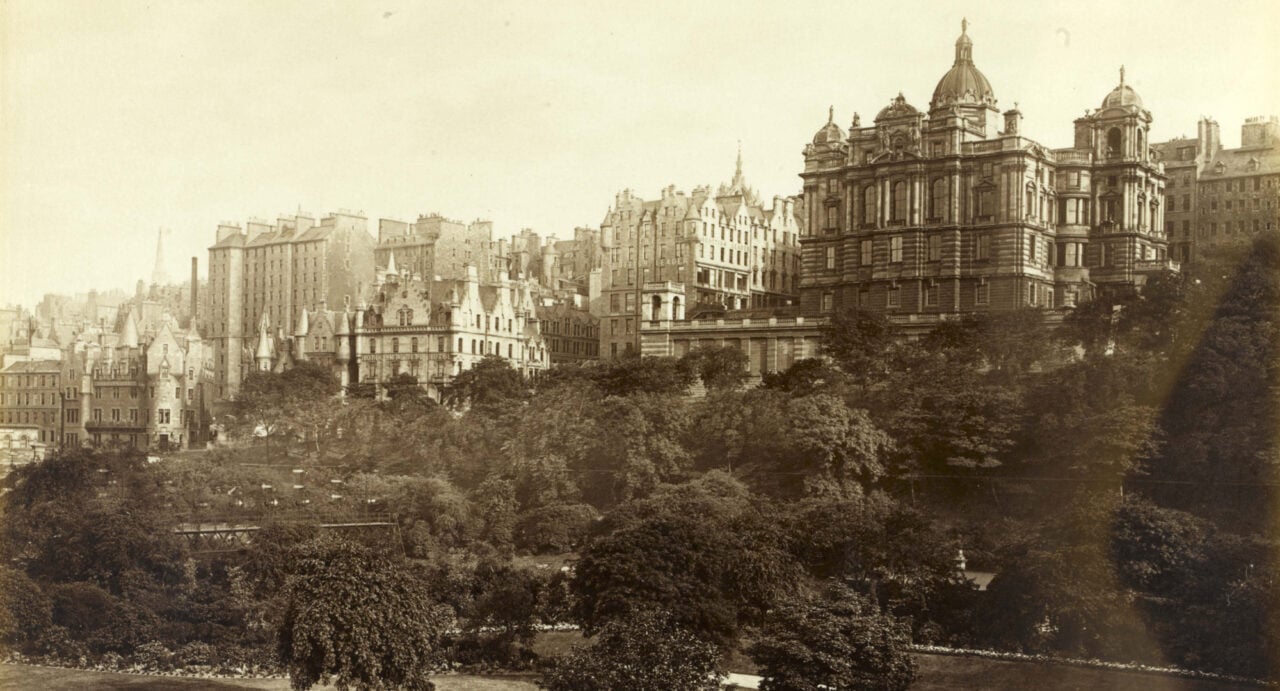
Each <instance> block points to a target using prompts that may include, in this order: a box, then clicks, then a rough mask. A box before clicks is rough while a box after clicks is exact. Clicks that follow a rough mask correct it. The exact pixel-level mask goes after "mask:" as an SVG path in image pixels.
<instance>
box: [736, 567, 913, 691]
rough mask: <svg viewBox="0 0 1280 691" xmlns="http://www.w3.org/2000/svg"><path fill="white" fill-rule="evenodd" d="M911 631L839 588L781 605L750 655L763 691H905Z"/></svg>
mask: <svg viewBox="0 0 1280 691" xmlns="http://www.w3.org/2000/svg"><path fill="white" fill-rule="evenodd" d="M910 644H911V630H910V628H908V627H907V625H906V624H904V623H902V622H899V621H897V620H895V619H894V618H893V617H890V616H886V615H883V614H881V613H880V612H879V611H877V610H876V608H875V607H874V606H873V605H872V604H871V603H870V602H868V601H867V600H866V599H865V598H864V597H862V596H860V595H858V594H857V593H854V592H853V591H851V590H849V589H848V588H845V587H843V586H840V585H829V586H827V587H826V588H825V589H824V590H823V591H822V592H820V593H818V594H814V595H806V596H798V597H795V598H792V599H789V600H787V601H785V602H784V603H782V604H781V605H780V606H779V607H778V608H777V609H776V610H774V611H773V612H772V613H771V614H770V615H769V617H768V618H767V619H766V621H765V625H764V629H763V630H762V631H761V635H760V638H759V640H757V641H756V642H755V643H754V644H752V645H751V647H750V648H749V649H748V652H749V653H750V655H751V658H752V659H753V660H755V662H756V663H757V664H758V665H759V666H760V672H761V675H762V676H763V677H764V679H763V681H761V684H760V688H761V689H763V690H764V691H808V690H809V689H820V688H830V689H906V688H907V687H909V686H910V685H911V682H912V681H913V680H914V679H915V676H916V664H915V660H914V659H913V658H912V657H911V654H910V652H909V651H908V650H907V647H908V646H909V645H910Z"/></svg>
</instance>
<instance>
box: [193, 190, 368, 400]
mask: <svg viewBox="0 0 1280 691" xmlns="http://www.w3.org/2000/svg"><path fill="white" fill-rule="evenodd" d="M367 225H368V224H367V221H366V220H365V218H364V217H363V216H362V215H360V214H358V213H352V212H347V211H340V212H336V213H333V214H330V215H328V216H326V217H325V218H323V219H321V220H320V222H319V223H316V221H315V219H313V218H311V217H308V216H303V215H298V216H293V217H285V218H281V219H279V220H278V221H277V222H276V223H275V224H274V225H270V224H267V223H265V222H262V221H250V222H248V223H247V224H246V226H245V227H244V228H241V227H240V226H238V225H231V224H223V225H221V226H219V227H218V232H217V240H216V242H215V244H214V245H213V246H212V247H210V248H209V287H208V290H207V291H206V292H207V294H208V296H209V297H208V310H209V311H208V318H207V320H206V321H207V324H206V336H207V337H208V338H209V340H210V341H211V342H212V343H213V344H214V346H215V349H216V367H217V385H216V388H217V391H216V395H217V396H218V397H219V398H230V397H232V396H234V395H235V392H236V391H237V390H238V388H239V385H240V381H241V380H242V379H243V378H244V375H245V373H246V372H245V371H244V370H242V369H241V362H242V361H243V360H244V356H245V353H246V350H245V349H246V347H251V346H252V345H253V338H254V335H255V328H254V327H255V325H256V324H258V322H259V319H260V317H261V316H262V315H263V314H266V315H268V317H269V318H270V320H271V322H272V323H274V324H282V325H290V324H293V323H295V322H296V320H297V318H298V315H299V313H300V312H301V311H302V310H303V309H308V308H310V309H317V308H319V309H324V308H325V307H326V305H334V306H341V305H346V304H353V302H354V301H355V300H358V299H359V297H360V295H361V294H362V293H363V292H364V291H365V290H366V289H367V287H368V286H369V285H370V284H371V283H372V282H373V275H374V272H373V258H374V244H375V243H374V239H373V236H371V235H370V234H369V231H368V228H367ZM248 352H249V353H250V354H252V350H249V351H248Z"/></svg>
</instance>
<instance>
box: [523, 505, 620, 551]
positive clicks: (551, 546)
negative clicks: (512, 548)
mask: <svg viewBox="0 0 1280 691" xmlns="http://www.w3.org/2000/svg"><path fill="white" fill-rule="evenodd" d="M599 518H600V514H599V512H597V511H596V510H595V509H594V508H592V507H591V506H590V505H588V504H555V505H551V506H543V507H541V508H537V509H534V510H532V511H529V512H527V513H524V514H522V515H521V516H520V520H519V521H518V522H517V523H516V537H515V541H516V547H517V548H519V549H522V550H524V551H527V552H531V553H534V554H544V553H554V552H567V551H569V550H571V549H574V548H575V547H577V546H578V545H579V544H580V543H581V542H582V541H583V540H584V539H586V536H587V532H588V531H589V530H590V528H591V526H592V525H593V524H594V523H595V522H596V521H597V520H598V519H599Z"/></svg>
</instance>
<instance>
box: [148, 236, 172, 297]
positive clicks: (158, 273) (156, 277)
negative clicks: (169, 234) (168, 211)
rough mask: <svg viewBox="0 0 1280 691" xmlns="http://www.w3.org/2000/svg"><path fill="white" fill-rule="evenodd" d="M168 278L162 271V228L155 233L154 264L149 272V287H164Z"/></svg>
mask: <svg viewBox="0 0 1280 691" xmlns="http://www.w3.org/2000/svg"><path fill="white" fill-rule="evenodd" d="M168 282H169V276H168V274H166V273H165V270H164V228H161V229H160V230H159V231H157V232H156V264H155V267H154V268H152V270H151V285H164V284H166V283H168Z"/></svg>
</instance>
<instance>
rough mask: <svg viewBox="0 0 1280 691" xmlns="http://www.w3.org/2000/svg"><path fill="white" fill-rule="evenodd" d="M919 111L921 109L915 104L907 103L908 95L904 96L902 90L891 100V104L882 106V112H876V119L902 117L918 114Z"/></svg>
mask: <svg viewBox="0 0 1280 691" xmlns="http://www.w3.org/2000/svg"><path fill="white" fill-rule="evenodd" d="M919 112H920V111H918V110H916V107H915V106H913V105H911V104H910V103H907V99H906V97H904V96H903V95H902V92H901V91H899V92H898V95H897V97H895V98H894V99H893V100H892V101H889V105H887V106H885V107H884V108H881V109H880V112H879V113H877V114H876V120H877V121H880V120H884V119H885V118H900V117H902V116H904V115H917V114H919Z"/></svg>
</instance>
